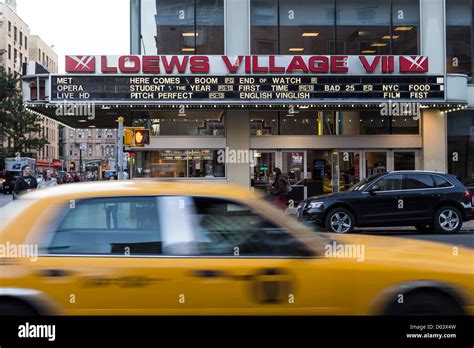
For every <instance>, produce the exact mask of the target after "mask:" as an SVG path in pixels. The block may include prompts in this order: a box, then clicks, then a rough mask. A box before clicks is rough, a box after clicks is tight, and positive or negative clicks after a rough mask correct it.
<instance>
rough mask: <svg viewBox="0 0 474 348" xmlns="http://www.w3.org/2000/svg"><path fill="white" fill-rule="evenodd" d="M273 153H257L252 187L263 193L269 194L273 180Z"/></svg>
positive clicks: (274, 154)
mask: <svg viewBox="0 0 474 348" xmlns="http://www.w3.org/2000/svg"><path fill="white" fill-rule="evenodd" d="M275 157H276V153H275V152H263V151H257V157H256V158H255V166H254V167H253V173H252V174H253V176H252V187H255V188H256V189H259V190H261V191H263V192H265V193H270V192H271V189H272V187H271V184H272V182H273V179H274V175H273V171H274V170H275V166H276V165H275V159H276V158H275Z"/></svg>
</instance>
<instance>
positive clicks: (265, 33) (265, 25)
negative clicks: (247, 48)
mask: <svg viewBox="0 0 474 348" xmlns="http://www.w3.org/2000/svg"><path fill="white" fill-rule="evenodd" d="M250 16H251V26H252V27H251V32H252V44H251V45H252V54H278V52H279V51H280V50H279V47H278V1H275V0H252V3H251V9H250Z"/></svg>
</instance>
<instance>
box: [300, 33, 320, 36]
mask: <svg viewBox="0 0 474 348" xmlns="http://www.w3.org/2000/svg"><path fill="white" fill-rule="evenodd" d="M301 36H309V37H316V36H319V33H303V34H301Z"/></svg>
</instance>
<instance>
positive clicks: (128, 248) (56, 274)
mask: <svg viewBox="0 0 474 348" xmlns="http://www.w3.org/2000/svg"><path fill="white" fill-rule="evenodd" d="M73 203H74V204H73V205H72V206H70V205H69V203H68V205H67V206H66V207H64V206H61V208H60V209H58V211H57V214H54V213H53V214H49V215H50V218H51V219H50V220H49V221H43V222H42V223H41V224H40V225H39V229H40V230H44V231H42V232H43V233H41V232H40V231H39V233H38V236H37V238H38V244H39V245H40V256H39V257H38V259H37V260H36V261H35V262H32V263H31V265H30V266H29V267H28V269H29V270H31V272H29V274H28V275H26V277H25V278H24V284H23V287H31V288H32V289H34V290H36V291H38V292H40V293H42V294H44V295H45V296H46V297H47V298H49V299H50V300H52V302H54V303H56V304H58V305H59V309H60V310H61V312H62V313H64V314H84V315H86V314H87V315H96V314H97V315H114V314H120V315H147V314H166V313H172V312H174V311H176V310H178V309H179V308H178V304H179V302H178V295H177V294H178V293H180V291H181V292H182V290H181V286H178V283H179V282H178V279H177V274H178V272H179V268H180V265H179V263H176V262H174V261H173V260H172V259H168V258H166V257H163V252H162V249H163V241H162V235H161V231H160V222H159V220H160V218H159V217H158V210H157V198H156V197H152V196H144V197H130V196H129V197H102V198H90V199H84V200H81V201H76V202H73Z"/></svg>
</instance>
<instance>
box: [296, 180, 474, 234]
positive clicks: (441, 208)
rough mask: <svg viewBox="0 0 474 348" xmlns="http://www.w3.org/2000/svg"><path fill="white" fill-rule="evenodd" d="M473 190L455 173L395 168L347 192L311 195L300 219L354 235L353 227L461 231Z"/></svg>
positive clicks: (300, 207)
mask: <svg viewBox="0 0 474 348" xmlns="http://www.w3.org/2000/svg"><path fill="white" fill-rule="evenodd" d="M473 209H474V208H473V202H472V194H471V192H470V191H469V190H468V189H467V188H466V187H465V186H464V185H463V184H462V183H461V182H460V181H459V180H458V179H457V178H456V177H455V176H453V175H449V174H441V173H437V172H426V171H396V172H391V173H384V174H378V175H374V176H372V177H370V178H367V179H364V180H362V181H361V182H359V183H357V184H356V185H354V186H353V187H351V188H350V189H349V190H348V191H346V192H341V193H332V194H327V195H321V196H315V197H310V198H308V199H307V200H304V201H302V202H301V203H300V204H299V205H298V209H297V217H298V219H300V220H303V221H311V222H314V223H316V224H317V225H319V226H323V227H326V228H327V229H328V230H329V231H331V232H336V233H350V232H352V231H353V229H354V227H383V226H415V227H416V228H417V229H418V230H419V231H423V232H425V231H429V230H436V231H439V232H444V233H456V232H458V231H459V229H460V228H461V226H462V224H463V222H464V221H469V220H471V219H472V218H473V216H474V211H473Z"/></svg>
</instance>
